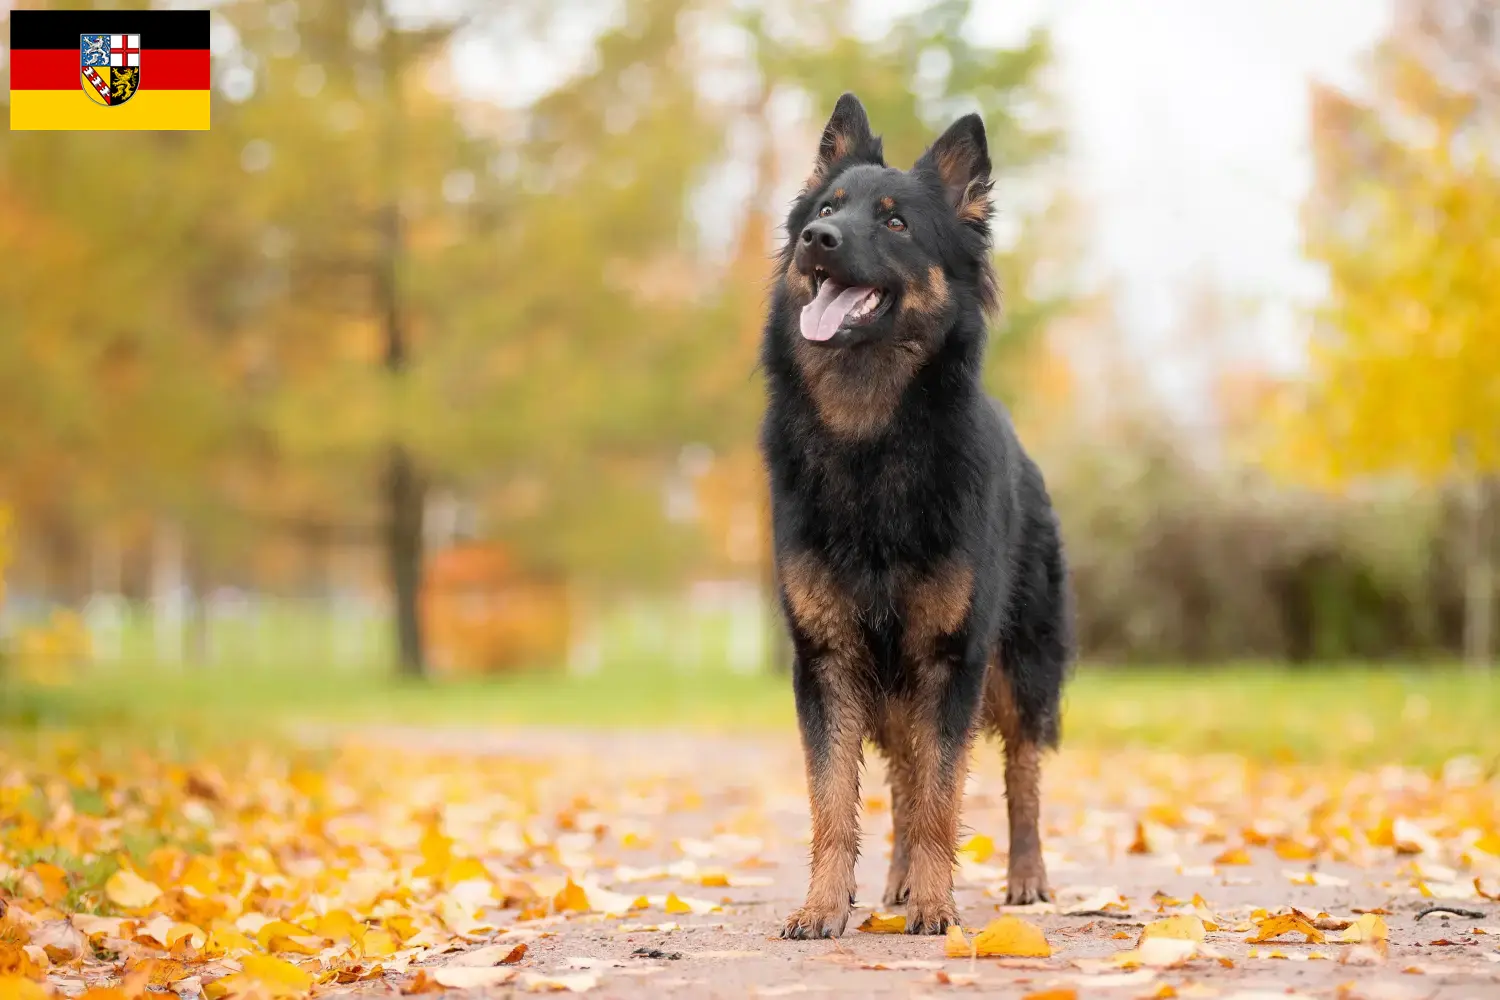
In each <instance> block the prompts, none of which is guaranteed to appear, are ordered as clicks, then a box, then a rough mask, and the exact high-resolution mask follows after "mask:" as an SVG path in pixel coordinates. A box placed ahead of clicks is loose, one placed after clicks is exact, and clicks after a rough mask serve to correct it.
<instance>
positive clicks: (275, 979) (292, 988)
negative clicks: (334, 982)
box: [240, 954, 313, 996]
mask: <svg viewBox="0 0 1500 1000" xmlns="http://www.w3.org/2000/svg"><path fill="white" fill-rule="evenodd" d="M241 964H242V965H243V966H244V971H243V972H242V973H240V975H242V976H244V977H246V978H247V979H251V980H254V981H255V982H256V983H258V984H259V985H260V986H262V987H264V988H265V989H266V991H267V992H269V993H270V994H271V995H272V996H296V995H299V994H303V993H306V992H308V991H309V990H311V989H312V985H313V980H312V976H310V975H308V974H307V973H306V972H305V971H303V970H302V969H300V968H298V967H297V966H295V965H293V964H292V963H291V962H287V961H283V960H282V959H279V958H274V957H272V956H270V955H253V954H252V955H246V956H245V957H244V958H243V959H241Z"/></svg>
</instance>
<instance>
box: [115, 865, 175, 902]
mask: <svg viewBox="0 0 1500 1000" xmlns="http://www.w3.org/2000/svg"><path fill="white" fill-rule="evenodd" d="M104 896H105V898H106V899H108V900H109V901H110V902H111V903H114V904H115V905H116V906H118V907H121V908H123V909H126V910H139V909H144V908H145V907H147V906H150V905H151V904H152V903H154V902H156V901H157V900H158V899H160V898H161V887H160V886H158V885H157V884H156V883H155V882H148V881H147V880H145V879H143V878H141V877H140V876H139V875H137V874H136V873H135V872H133V871H131V870H130V869H129V868H121V869H120V870H119V871H117V872H115V873H114V874H113V875H111V876H110V877H109V880H108V881H106V882H105V883H104Z"/></svg>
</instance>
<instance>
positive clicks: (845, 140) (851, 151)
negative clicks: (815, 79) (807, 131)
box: [807, 93, 883, 191]
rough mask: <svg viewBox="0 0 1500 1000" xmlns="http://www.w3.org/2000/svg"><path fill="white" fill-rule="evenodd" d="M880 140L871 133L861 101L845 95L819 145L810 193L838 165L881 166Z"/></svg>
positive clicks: (809, 187)
mask: <svg viewBox="0 0 1500 1000" xmlns="http://www.w3.org/2000/svg"><path fill="white" fill-rule="evenodd" d="M882 156H883V153H882V152H881V146H880V140H879V139H878V138H876V137H875V134H874V133H873V132H871V131H870V116H869V115H867V114H865V106H864V105H863V104H861V103H859V98H857V97H855V96H854V95H853V94H850V93H845V94H843V95H842V96H841V97H840V98H839V99H838V103H837V104H835V105H834V106H833V114H832V115H831V116H830V117H829V119H828V124H827V125H825V126H824V127H823V137H822V138H821V139H820V140H819V141H818V159H817V161H816V163H814V165H813V172H812V176H811V177H809V178H808V179H807V189H808V190H809V191H810V190H812V189H813V188H815V187H817V186H818V185H819V184H821V183H822V182H824V181H826V180H827V179H828V175H829V173H830V172H831V171H832V170H833V167H834V165H835V164H837V163H839V162H840V161H842V160H845V159H849V158H851V157H852V158H855V159H858V160H862V161H864V162H867V163H880V162H882V159H881V158H882Z"/></svg>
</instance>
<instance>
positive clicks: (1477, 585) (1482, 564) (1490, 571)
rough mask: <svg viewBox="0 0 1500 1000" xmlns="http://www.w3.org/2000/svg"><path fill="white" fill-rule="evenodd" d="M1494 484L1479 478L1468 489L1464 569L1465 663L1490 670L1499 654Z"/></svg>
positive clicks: (1479, 668)
mask: <svg viewBox="0 0 1500 1000" xmlns="http://www.w3.org/2000/svg"><path fill="white" fill-rule="evenodd" d="M1492 486H1493V484H1492V483H1491V482H1490V481H1488V480H1487V479H1484V478H1483V477H1480V478H1476V479H1475V480H1474V482H1473V484H1472V485H1471V486H1470V488H1469V489H1468V490H1467V491H1466V492H1467V500H1468V503H1467V504H1465V507H1466V508H1467V509H1466V511H1465V513H1466V514H1467V521H1468V540H1467V544H1466V545H1465V546H1464V548H1465V549H1467V550H1468V565H1467V566H1466V567H1465V571H1464V662H1465V663H1467V664H1468V665H1469V666H1470V667H1471V668H1473V669H1475V670H1486V669H1488V668H1489V667H1490V665H1491V664H1492V663H1493V661H1494V657H1495V552H1494V539H1493V538H1492V536H1491V528H1492V525H1491V517H1490V514H1491V512H1492V510H1493V508H1494V502H1493V499H1494V492H1495V491H1494V490H1493V489H1492Z"/></svg>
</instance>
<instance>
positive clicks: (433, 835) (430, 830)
mask: <svg viewBox="0 0 1500 1000" xmlns="http://www.w3.org/2000/svg"><path fill="white" fill-rule="evenodd" d="M418 850H420V851H421V852H422V863H421V864H420V865H418V866H417V867H416V868H415V869H413V870H412V874H413V875H415V876H418V877H419V878H420V877H422V876H427V877H435V876H438V875H441V874H443V873H444V872H445V871H447V870H448V865H449V863H450V862H452V860H453V840H452V838H451V837H448V836H447V835H446V834H444V833H443V831H442V830H440V829H438V826H437V824H436V823H434V824H432V825H430V826H428V827H427V829H426V831H425V832H424V833H423V834H422V841H421V843H420V844H419V845H418Z"/></svg>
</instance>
